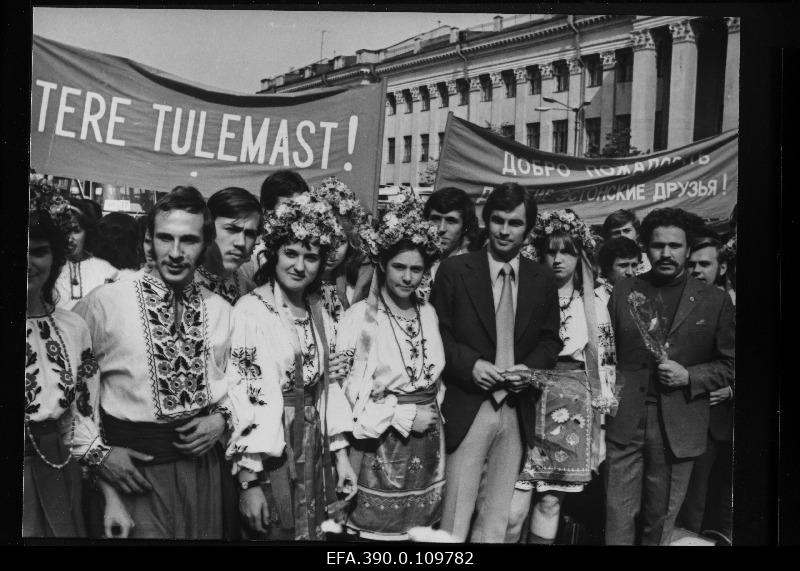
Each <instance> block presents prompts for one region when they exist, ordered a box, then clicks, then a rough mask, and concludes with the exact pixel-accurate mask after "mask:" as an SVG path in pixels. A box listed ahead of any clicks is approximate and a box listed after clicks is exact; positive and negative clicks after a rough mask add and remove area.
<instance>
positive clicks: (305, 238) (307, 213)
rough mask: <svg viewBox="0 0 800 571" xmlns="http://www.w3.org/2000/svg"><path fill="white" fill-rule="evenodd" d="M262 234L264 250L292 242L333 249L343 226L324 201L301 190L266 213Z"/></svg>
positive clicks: (342, 234)
mask: <svg viewBox="0 0 800 571" xmlns="http://www.w3.org/2000/svg"><path fill="white" fill-rule="evenodd" d="M262 237H263V239H264V245H265V246H266V247H267V249H268V250H277V249H278V247H279V246H280V245H282V244H287V243H292V242H302V243H303V244H304V245H306V246H308V245H311V244H316V243H318V244H319V245H320V246H322V247H325V248H330V249H336V248H338V247H339V245H340V244H341V243H342V241H343V240H344V230H343V229H342V227H341V226H340V225H339V222H337V221H336V216H334V213H333V208H332V207H331V205H330V204H329V203H328V202H327V201H325V200H320V199H319V198H317V197H316V196H313V195H312V194H311V193H304V194H301V195H299V196H296V197H294V198H292V199H291V200H289V201H287V202H284V203H281V204H279V205H278V206H277V208H275V210H273V211H271V212H268V213H267V215H266V217H265V219H264V226H263V231H262Z"/></svg>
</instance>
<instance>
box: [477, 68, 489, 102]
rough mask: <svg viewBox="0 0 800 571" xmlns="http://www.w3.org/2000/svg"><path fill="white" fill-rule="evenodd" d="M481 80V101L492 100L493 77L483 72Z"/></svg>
mask: <svg viewBox="0 0 800 571" xmlns="http://www.w3.org/2000/svg"><path fill="white" fill-rule="evenodd" d="M479 79H480V82H481V101H491V100H492V80H491V78H490V77H489V76H488V75H486V74H483V75H481V76H480V77H479Z"/></svg>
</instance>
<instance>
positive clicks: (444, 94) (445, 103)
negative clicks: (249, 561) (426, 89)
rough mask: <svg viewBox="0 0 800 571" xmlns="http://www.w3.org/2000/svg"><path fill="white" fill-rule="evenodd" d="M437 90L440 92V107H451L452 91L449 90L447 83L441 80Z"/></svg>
mask: <svg viewBox="0 0 800 571" xmlns="http://www.w3.org/2000/svg"><path fill="white" fill-rule="evenodd" d="M436 90H437V91H438V92H439V107H440V108H442V107H449V106H450V92H449V91H447V84H446V83H445V82H443V81H440V82H439V83H437V84H436Z"/></svg>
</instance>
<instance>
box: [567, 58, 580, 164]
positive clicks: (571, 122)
mask: <svg viewBox="0 0 800 571" xmlns="http://www.w3.org/2000/svg"><path fill="white" fill-rule="evenodd" d="M567 63H568V65H569V91H568V92H567V105H569V106H570V108H571V109H577V108H578V106H579V105H580V104H581V102H582V101H583V86H584V83H583V81H582V79H583V73H584V66H583V61H581V59H580V58H572V59H570V60H569V61H568V62H567ZM580 113H582V112H578V113H573V112H569V113H567V154H570V155H573V154H574V155H582V154H583V153H582V150H581V143H580V141H581V139H582V137H581V135H580V132H579V129H582V126H581V125H580V122H581V121H580V119H581V115H580ZM576 150H577V152H576Z"/></svg>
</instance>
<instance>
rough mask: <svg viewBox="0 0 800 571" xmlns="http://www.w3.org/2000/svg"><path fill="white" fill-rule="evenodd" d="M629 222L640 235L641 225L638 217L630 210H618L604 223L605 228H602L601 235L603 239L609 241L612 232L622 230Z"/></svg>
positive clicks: (607, 217)
mask: <svg viewBox="0 0 800 571" xmlns="http://www.w3.org/2000/svg"><path fill="white" fill-rule="evenodd" d="M628 222H630V223H631V224H633V227H634V229H635V230H636V233H637V234H638V233H639V229H640V227H641V224H640V223H639V219H638V218H637V217H636V215H635V214H634V213H633V212H631V211H630V210H617V211H616V212H612V213H611V214H609V215H608V216H606V219H605V220H604V221H603V226H602V227H601V228H600V234H601V235H602V236H603V238H605V239H606V240H608V239H609V238H610V237H611V231H612V230H615V229H616V228H621V227H623V226H625V225H626V224H627V223H628Z"/></svg>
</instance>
